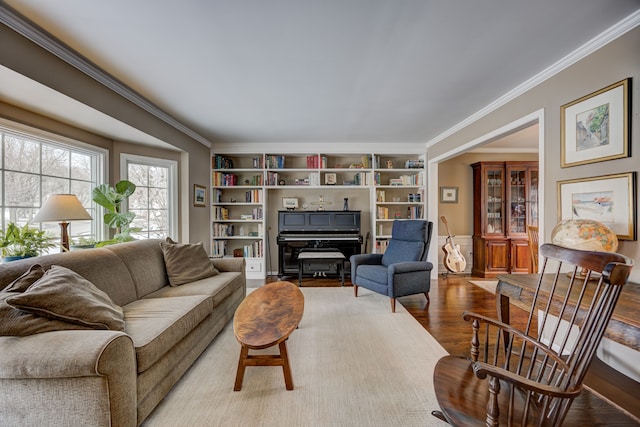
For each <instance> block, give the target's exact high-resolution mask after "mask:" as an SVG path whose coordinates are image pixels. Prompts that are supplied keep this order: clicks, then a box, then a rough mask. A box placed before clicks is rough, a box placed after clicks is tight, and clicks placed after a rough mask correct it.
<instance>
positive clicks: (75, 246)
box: [69, 236, 96, 251]
mask: <svg viewBox="0 0 640 427" xmlns="http://www.w3.org/2000/svg"><path fill="white" fill-rule="evenodd" d="M95 247H96V239H94V238H93V237H82V236H80V237H77V238H75V239H73V240H72V241H71V243H70V245H69V249H70V250H72V251H75V250H79V249H91V248H95Z"/></svg>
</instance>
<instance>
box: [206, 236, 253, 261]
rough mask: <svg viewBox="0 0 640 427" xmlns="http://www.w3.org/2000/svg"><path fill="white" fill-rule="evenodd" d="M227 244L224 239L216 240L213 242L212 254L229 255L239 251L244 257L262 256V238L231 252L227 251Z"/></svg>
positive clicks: (218, 255) (217, 255)
mask: <svg viewBox="0 0 640 427" xmlns="http://www.w3.org/2000/svg"><path fill="white" fill-rule="evenodd" d="M227 248H228V244H227V241H226V240H216V241H214V242H213V256H216V257H220V256H230V255H234V256H235V254H236V253H241V254H242V256H244V257H245V258H262V257H263V256H264V247H263V244H262V240H256V241H255V242H251V243H248V244H246V245H244V246H242V248H241V249H240V250H238V251H237V252H236V251H233V253H229V252H228V250H227Z"/></svg>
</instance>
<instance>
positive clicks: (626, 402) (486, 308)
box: [267, 275, 640, 427]
mask: <svg viewBox="0 0 640 427" xmlns="http://www.w3.org/2000/svg"><path fill="white" fill-rule="evenodd" d="M273 280H277V279H276V278H272V279H267V281H273ZM288 280H290V281H292V282H294V283H296V284H297V277H296V278H293V277H291V278H289V279H288ZM469 280H474V279H473V278H471V277H463V276H453V275H450V276H448V278H446V279H444V278H442V276H439V277H438V281H437V284H436V283H435V281H434V282H433V285H432V289H431V292H430V296H431V302H430V303H429V304H428V305H427V302H426V298H425V297H424V295H412V296H407V297H402V298H398V302H400V303H401V304H402V305H403V306H404V307H405V308H406V309H407V311H409V313H411V314H412V315H413V316H414V317H415V318H416V320H417V321H418V322H420V324H421V325H422V326H424V328H425V329H426V330H427V331H429V333H430V334H431V335H432V336H433V337H434V338H435V339H436V340H438V342H439V343H440V344H441V345H442V346H443V347H444V348H445V350H447V351H448V352H449V353H450V354H454V355H461V356H466V355H467V353H468V351H469V342H470V340H471V328H470V326H469V325H468V324H467V323H466V322H465V321H464V320H462V312H463V311H465V310H469V311H475V312H477V313H480V314H485V315H488V316H492V317H495V316H496V303H495V296H494V295H493V294H491V293H490V292H487V291H486V290H484V289H482V288H480V287H478V286H475V285H473V284H471V283H469ZM475 280H482V279H475ZM303 286H305V287H306V286H340V282H339V280H338V279H336V278H327V279H313V278H305V279H304V281H303ZM345 286H351V283H350V282H349V281H348V280H347V279H345ZM389 309H391V308H389ZM516 310H517V309H512V314H511V316H512V323H514V324H517V323H518V322H522V321H526V319H525V320H523V319H524V318H525V313H524V311H521V310H518V311H519V312H520V313H518V311H516ZM518 314H520V315H518ZM592 368H593V366H592ZM591 371H593V372H590V374H589V376H588V378H587V380H586V382H587V383H588V384H589V385H590V386H591V387H592V388H594V389H597V390H598V392H599V393H600V394H598V395H597V394H596V393H594V392H593V391H591V389H587V390H585V391H584V392H583V393H582V394H581V395H580V396H579V397H578V398H577V399H576V400H575V401H574V403H573V405H572V407H571V409H570V411H569V415H568V416H567V419H566V421H565V423H564V425H565V426H580V427H583V426H640V422H638V421H637V420H640V416H639V415H638V413H640V390H638V389H637V386H638V384H637V383H635V382H633V381H629V380H627V381H626V382H625V378H626V377H624V376H622V375H619V376H615V374H612V372H611V370H610V369H606V368H604V369H600V368H598V369H591ZM612 375H614V376H613V377H612ZM634 391H637V392H635V393H634ZM603 395H604V396H607V395H608V396H609V397H611V398H612V399H614V400H615V401H616V402H619V403H620V405H621V406H622V407H623V408H624V407H626V408H629V411H628V412H626V411H624V410H622V409H620V408H618V407H616V406H613V405H611V404H610V403H608V402H607V400H606V399H605V398H603V397H602V396H603ZM633 415H635V417H634V416H633Z"/></svg>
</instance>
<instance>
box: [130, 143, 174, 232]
mask: <svg viewBox="0 0 640 427" xmlns="http://www.w3.org/2000/svg"><path fill="white" fill-rule="evenodd" d="M130 163H134V164H139V165H146V166H159V167H166V168H168V169H169V176H168V179H169V185H168V190H169V194H168V204H169V224H168V227H169V229H168V237H171V238H172V239H173V240H176V241H177V236H178V200H179V199H178V162H177V161H176V160H169V159H160V158H157V157H148V156H140V155H137V154H127V153H121V154H120V177H121V179H127V180H128V179H129V178H128V177H129V164H130ZM126 209H127V210H128V209H129V206H126Z"/></svg>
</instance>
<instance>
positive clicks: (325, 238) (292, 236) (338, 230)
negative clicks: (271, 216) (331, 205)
mask: <svg viewBox="0 0 640 427" xmlns="http://www.w3.org/2000/svg"><path fill="white" fill-rule="evenodd" d="M277 243H278V277H279V278H280V279H281V280H282V279H283V278H284V277H285V276H296V275H297V274H298V254H299V253H300V250H302V249H305V250H323V249H327V248H333V249H337V250H339V251H340V252H342V253H343V254H344V256H345V258H346V259H347V260H348V259H349V257H350V256H351V255H354V254H359V253H360V252H361V249H360V248H361V246H362V235H361V234H360V211H311V212H306V211H279V212H278V240H277Z"/></svg>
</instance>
